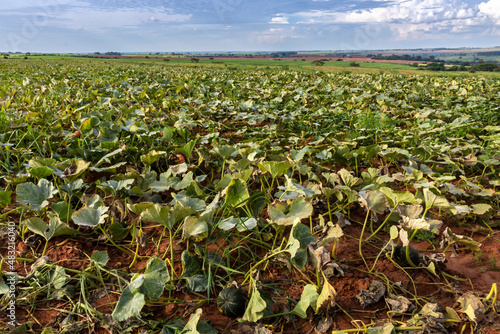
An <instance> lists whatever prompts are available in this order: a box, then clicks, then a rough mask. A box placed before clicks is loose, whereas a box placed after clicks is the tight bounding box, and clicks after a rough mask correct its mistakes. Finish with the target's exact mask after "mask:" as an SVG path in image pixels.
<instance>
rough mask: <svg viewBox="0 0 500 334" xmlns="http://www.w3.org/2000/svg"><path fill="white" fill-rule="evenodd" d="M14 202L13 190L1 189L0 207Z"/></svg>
mask: <svg viewBox="0 0 500 334" xmlns="http://www.w3.org/2000/svg"><path fill="white" fill-rule="evenodd" d="M11 202H12V191H10V190H3V191H0V207H1V208H3V207H6V206H7V205H9V204H10V203H11Z"/></svg>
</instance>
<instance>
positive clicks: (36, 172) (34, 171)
mask: <svg viewBox="0 0 500 334" xmlns="http://www.w3.org/2000/svg"><path fill="white" fill-rule="evenodd" d="M27 172H28V173H30V175H31V176H33V177H36V178H37V179H41V178H44V177H48V176H50V175H52V174H53V173H54V170H53V169H52V168H50V167H47V166H40V167H32V168H28V169H27Z"/></svg>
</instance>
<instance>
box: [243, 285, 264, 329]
mask: <svg viewBox="0 0 500 334" xmlns="http://www.w3.org/2000/svg"><path fill="white" fill-rule="evenodd" d="M249 292H250V300H249V301H248V305H247V308H246V310H245V314H243V317H242V318H241V321H246V322H257V321H258V320H259V319H261V318H262V317H263V316H264V310H265V309H266V306H267V304H266V301H265V300H264V299H263V298H262V297H261V295H260V292H259V290H258V289H257V284H256V283H255V280H254V279H252V278H251V279H250V289H249Z"/></svg>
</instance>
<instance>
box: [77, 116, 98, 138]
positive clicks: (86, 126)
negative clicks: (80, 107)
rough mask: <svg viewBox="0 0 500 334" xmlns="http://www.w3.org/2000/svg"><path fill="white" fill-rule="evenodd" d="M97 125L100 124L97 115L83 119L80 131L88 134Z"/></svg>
mask: <svg viewBox="0 0 500 334" xmlns="http://www.w3.org/2000/svg"><path fill="white" fill-rule="evenodd" d="M97 125H99V118H97V117H96V116H92V117H90V118H86V119H82V123H81V124H80V131H81V133H82V134H88V133H90V132H91V131H92V129H93V128H94V127H96V126H97Z"/></svg>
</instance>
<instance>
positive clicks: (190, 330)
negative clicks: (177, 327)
mask: <svg viewBox="0 0 500 334" xmlns="http://www.w3.org/2000/svg"><path fill="white" fill-rule="evenodd" d="M201 313H202V310H201V308H199V309H196V312H195V313H193V314H191V317H190V318H189V320H188V322H187V323H186V325H185V326H184V328H183V329H182V331H181V332H180V334H200V332H198V322H199V321H200V317H201Z"/></svg>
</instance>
